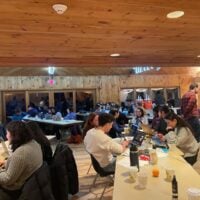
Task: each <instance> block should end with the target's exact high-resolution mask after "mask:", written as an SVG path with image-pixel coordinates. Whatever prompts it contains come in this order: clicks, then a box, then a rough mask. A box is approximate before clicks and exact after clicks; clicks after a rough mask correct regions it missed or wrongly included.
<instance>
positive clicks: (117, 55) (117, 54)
mask: <svg viewBox="0 0 200 200" xmlns="http://www.w3.org/2000/svg"><path fill="white" fill-rule="evenodd" d="M110 56H111V57H119V56H120V54H119V53H112V54H110Z"/></svg>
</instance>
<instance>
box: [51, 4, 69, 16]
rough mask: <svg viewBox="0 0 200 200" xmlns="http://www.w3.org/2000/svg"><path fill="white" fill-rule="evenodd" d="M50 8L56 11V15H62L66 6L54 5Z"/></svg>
mask: <svg viewBox="0 0 200 200" xmlns="http://www.w3.org/2000/svg"><path fill="white" fill-rule="evenodd" d="M52 8H53V9H54V10H55V11H56V13H57V14H59V15H62V14H63V13H64V12H65V11H66V10H67V6H66V5H64V4H54V5H53V6H52Z"/></svg>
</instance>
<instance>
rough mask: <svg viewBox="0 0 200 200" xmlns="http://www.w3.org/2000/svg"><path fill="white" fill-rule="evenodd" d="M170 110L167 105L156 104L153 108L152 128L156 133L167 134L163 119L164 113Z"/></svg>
mask: <svg viewBox="0 0 200 200" xmlns="http://www.w3.org/2000/svg"><path fill="white" fill-rule="evenodd" d="M169 111H170V109H169V108H168V106H156V107H154V109H153V112H154V118H153V121H152V128H153V129H154V131H156V132H157V133H161V134H163V135H165V134H167V132H168V130H167V123H166V121H165V120H164V118H165V116H166V114H167V113H168V112H169Z"/></svg>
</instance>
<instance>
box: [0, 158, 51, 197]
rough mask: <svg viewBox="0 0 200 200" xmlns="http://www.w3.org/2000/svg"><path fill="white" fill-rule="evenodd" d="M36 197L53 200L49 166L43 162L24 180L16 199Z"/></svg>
mask: <svg viewBox="0 0 200 200" xmlns="http://www.w3.org/2000/svg"><path fill="white" fill-rule="evenodd" d="M0 199H1V197H0ZM36 199H37V200H55V198H54V196H53V193H52V188H51V179H50V172H49V167H48V165H47V163H45V162H44V163H43V165H42V166H41V167H40V168H39V169H38V170H37V171H35V172H34V173H33V174H32V176H31V177H30V178H29V179H28V180H27V181H26V183H25V184H24V186H23V188H22V192H21V195H20V196H19V198H18V199H17V200H36ZM2 200H3V199H2ZM13 200H14V199H13Z"/></svg>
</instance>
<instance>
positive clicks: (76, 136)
mask: <svg viewBox="0 0 200 200" xmlns="http://www.w3.org/2000/svg"><path fill="white" fill-rule="evenodd" d="M67 112H68V114H67V115H66V116H65V117H64V119H65V120H76V113H75V112H73V108H72V107H70V108H69V109H68V110H67ZM70 131H71V136H70V138H69V139H68V140H67V142H68V143H75V144H79V143H81V142H82V132H81V129H80V126H79V125H77V124H75V125H73V126H72V127H71V128H70Z"/></svg>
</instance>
